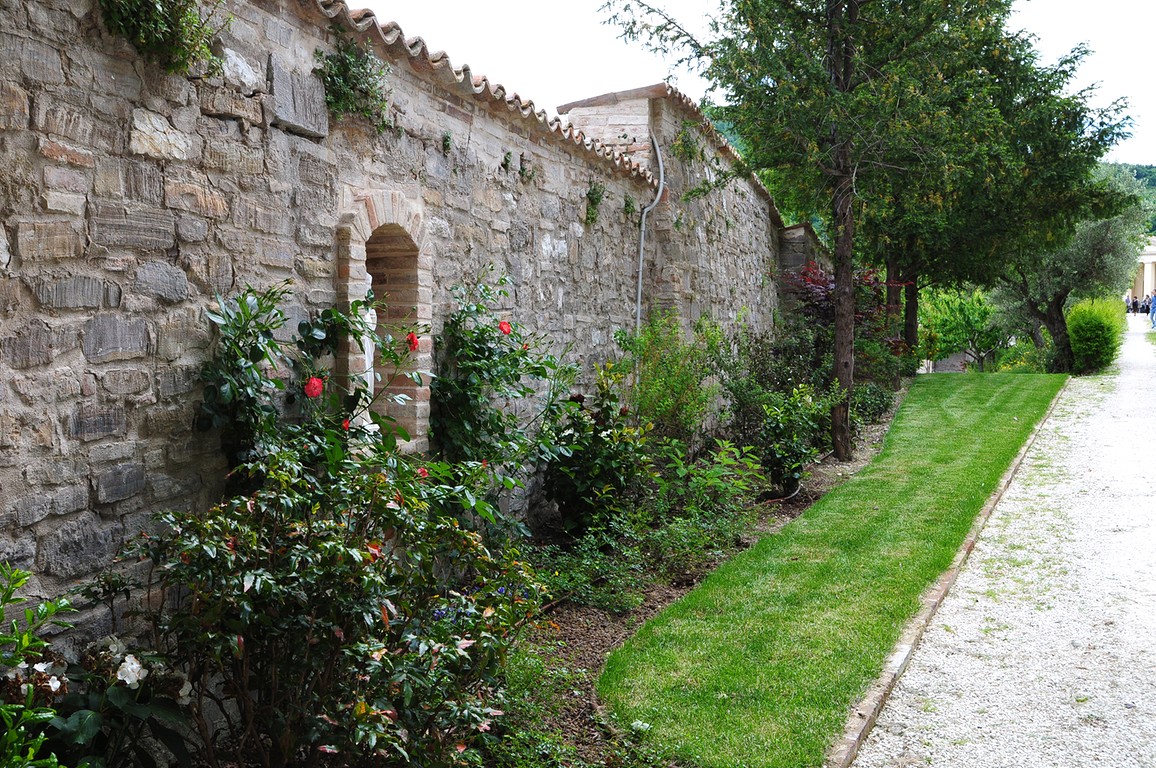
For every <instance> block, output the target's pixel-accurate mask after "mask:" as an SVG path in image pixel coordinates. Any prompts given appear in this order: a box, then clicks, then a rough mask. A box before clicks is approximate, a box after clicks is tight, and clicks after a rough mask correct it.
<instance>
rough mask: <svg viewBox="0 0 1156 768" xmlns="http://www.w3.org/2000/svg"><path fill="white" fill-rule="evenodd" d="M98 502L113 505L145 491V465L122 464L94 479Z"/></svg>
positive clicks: (134, 463)
mask: <svg viewBox="0 0 1156 768" xmlns="http://www.w3.org/2000/svg"><path fill="white" fill-rule="evenodd" d="M93 482H94V484H95V485H96V500H97V502H98V503H100V504H111V503H113V502H115V501H123V500H125V499H129V498H132V497H133V496H136V495H137V494H138V493H140V492H141V491H143V490H144V489H145V471H144V465H143V464H140V463H136V462H132V463H127V464H121V465H119V466H116V467H113V468H112V469H108V470H105V471H104V472H101V473H99V474H98V475H96V477H94V478H93Z"/></svg>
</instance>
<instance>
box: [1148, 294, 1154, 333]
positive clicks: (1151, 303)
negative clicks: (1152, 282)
mask: <svg viewBox="0 0 1156 768" xmlns="http://www.w3.org/2000/svg"><path fill="white" fill-rule="evenodd" d="M1148 319H1149V320H1150V321H1151V322H1152V327H1153V328H1156V291H1152V296H1151V298H1149V299H1148Z"/></svg>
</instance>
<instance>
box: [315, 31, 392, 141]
mask: <svg viewBox="0 0 1156 768" xmlns="http://www.w3.org/2000/svg"><path fill="white" fill-rule="evenodd" d="M330 29H331V31H332V32H333V34H334V37H335V38H336V42H335V43H334V49H333V52H332V53H325V52H324V51H321V50H318V51H316V52H314V54H313V55H314V58H315V59H316V61H317V67H316V69H314V72H316V73H317V75H318V77H320V78H321V82H322V83H324V85H325V106H327V107H328V108H329V111H330V112H332V113H333V114H334V115H335V116H337V117H341V116H344V115H353V116H356V117H363V118H365V119H366V120H368V121H369V122H371V123H373V126H374V128H376V129H377V130H378V132H382V131H385V130H386V129H387V128H389V127H390V125H391V123H390V119H389V94H390V88H389V80H388V79H387V76H388V75H389V65H388V64H386V63H385V62H384V61H382V60H381V59H379V58H377V57H376V56H375V55H373V52H372V51H370V50H369V47H368V46H365V45H358V44H357V43H356V42H355V41H353V40H350V39H349V38H348V37H346V36H345V33H344V32H343V31H342V29H341V28H340V27H337V26H333V27H331V28H330Z"/></svg>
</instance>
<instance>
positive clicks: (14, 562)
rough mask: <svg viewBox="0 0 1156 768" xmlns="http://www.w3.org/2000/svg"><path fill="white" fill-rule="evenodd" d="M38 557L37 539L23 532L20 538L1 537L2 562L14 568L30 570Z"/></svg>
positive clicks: (0, 554)
mask: <svg viewBox="0 0 1156 768" xmlns="http://www.w3.org/2000/svg"><path fill="white" fill-rule="evenodd" d="M35 556H36V537H35V536H30V535H28V533H27V532H23V533H22V534H21V535H20V537H19V538H15V539H14V538H12V537H11V536H0V560H3V561H4V562H6V563H8V564H9V565H11V566H12V567H13V568H20V569H22V570H26V571H27V570H30V569H31V568H32V567H33V563H34V558H35Z"/></svg>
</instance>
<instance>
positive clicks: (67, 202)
mask: <svg viewBox="0 0 1156 768" xmlns="http://www.w3.org/2000/svg"><path fill="white" fill-rule="evenodd" d="M42 199H43V200H44V209H45V210H46V211H49V212H50V213H70V214H72V215H73V216H83V215H84V211H85V209H86V208H87V207H88V198H86V197H85V196H84V195H77V194H73V193H71V192H54V191H52V190H49V191H47V192H45V193H44V197H43V198H42Z"/></svg>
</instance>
